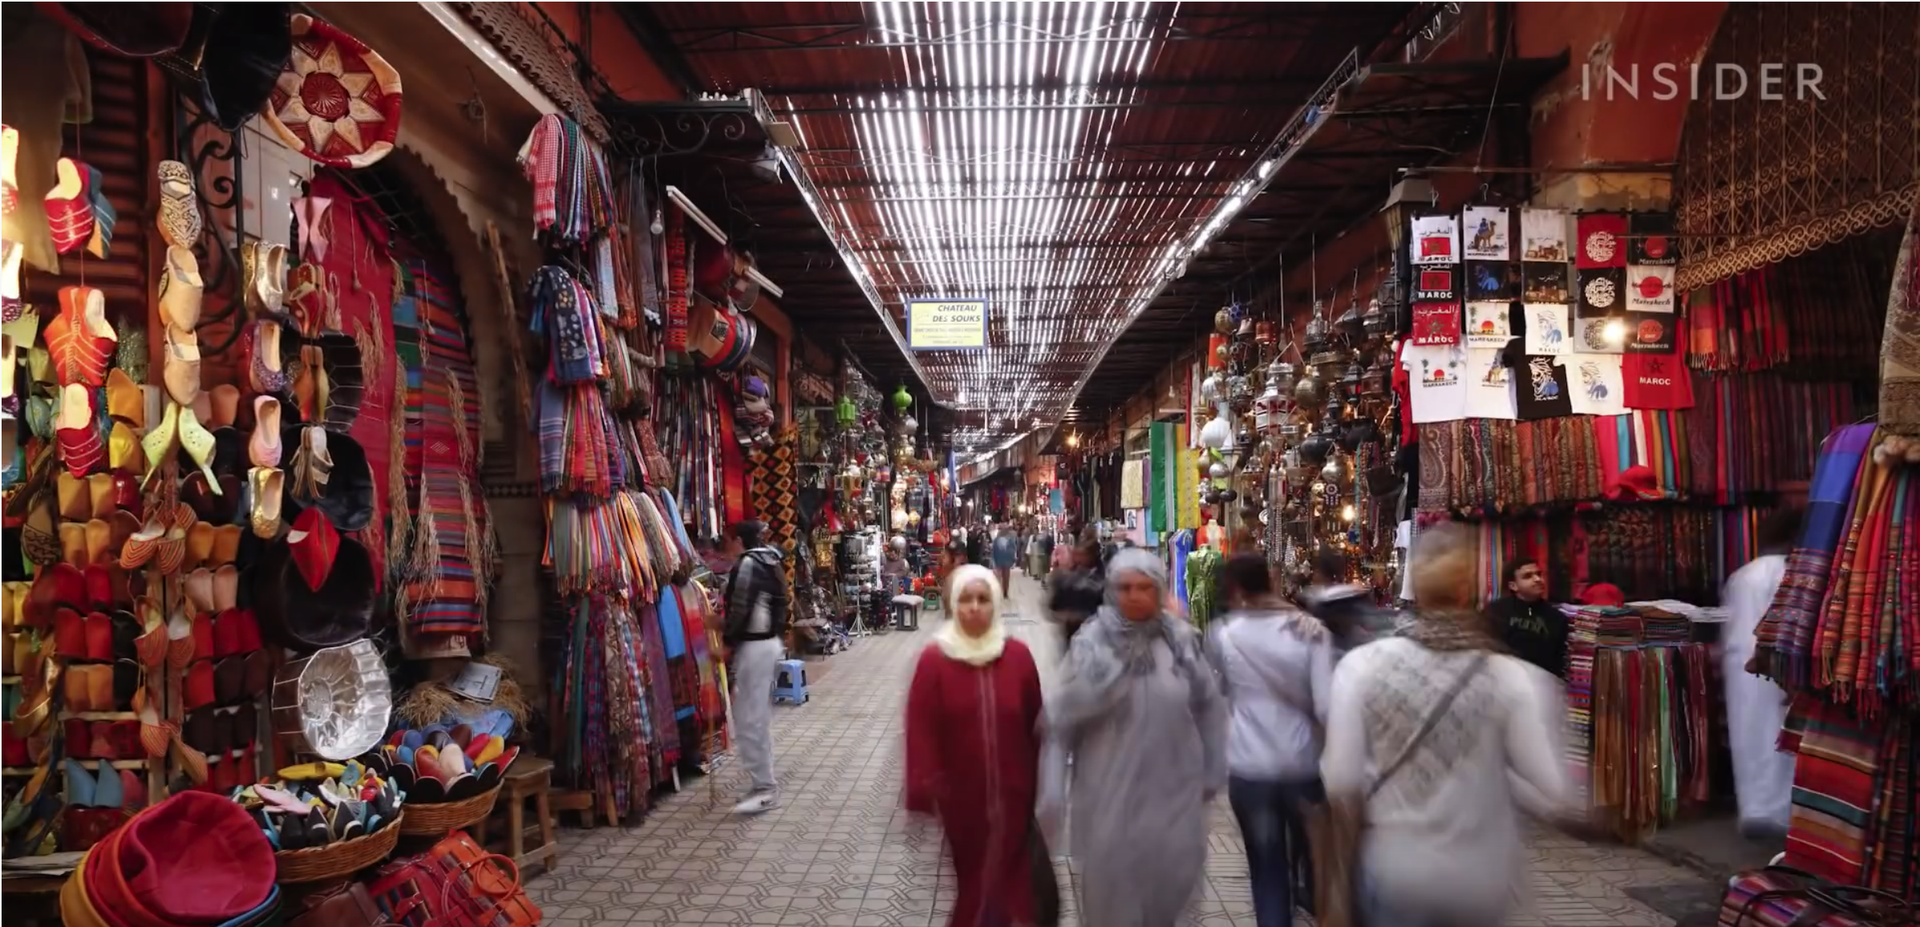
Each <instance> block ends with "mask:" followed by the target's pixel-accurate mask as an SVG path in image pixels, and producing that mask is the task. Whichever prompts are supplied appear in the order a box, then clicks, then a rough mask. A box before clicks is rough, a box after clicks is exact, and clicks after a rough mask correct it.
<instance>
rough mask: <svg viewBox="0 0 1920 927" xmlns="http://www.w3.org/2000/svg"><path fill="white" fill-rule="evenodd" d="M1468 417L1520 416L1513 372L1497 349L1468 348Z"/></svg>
mask: <svg viewBox="0 0 1920 927" xmlns="http://www.w3.org/2000/svg"><path fill="white" fill-rule="evenodd" d="M1465 379H1466V381H1467V417H1468V418H1499V419H1506V420H1508V421H1512V420H1513V419H1515V418H1518V417H1519V415H1520V413H1519V409H1518V408H1517V407H1516V406H1515V405H1514V398H1513V371H1512V370H1510V369H1508V367H1507V365H1506V364H1505V363H1503V362H1502V361H1501V359H1500V351H1499V349H1497V348H1468V349H1467V375H1466V377H1465Z"/></svg>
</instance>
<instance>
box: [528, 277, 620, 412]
mask: <svg viewBox="0 0 1920 927" xmlns="http://www.w3.org/2000/svg"><path fill="white" fill-rule="evenodd" d="M527 303H528V306H529V307H530V309H531V310H532V311H531V313H530V314H529V317H528V327H530V328H531V329H532V330H533V333H534V334H536V335H540V336H542V337H544V338H546V340H547V346H548V353H549V357H548V363H547V380H548V381H549V382H551V383H555V384H558V385H561V386H571V385H574V384H578V383H592V382H596V381H599V380H601V379H603V378H605V377H606V376H607V358H606V356H605V354H604V353H603V351H602V347H601V346H602V344H603V343H604V339H603V336H602V333H601V331H600V310H599V308H598V303H597V302H596V301H595V300H594V298H593V293H592V292H591V291H589V290H588V289H587V288H586V287H585V286H582V285H581V284H580V283H579V281H577V280H575V279H574V278H573V275H571V274H569V273H567V272H566V270H565V269H563V268H560V267H556V266H554V265H552V264H549V265H547V266H545V267H542V268H540V269H539V270H536V271H534V272H533V282H532V284H531V285H529V286H528V288H527Z"/></svg>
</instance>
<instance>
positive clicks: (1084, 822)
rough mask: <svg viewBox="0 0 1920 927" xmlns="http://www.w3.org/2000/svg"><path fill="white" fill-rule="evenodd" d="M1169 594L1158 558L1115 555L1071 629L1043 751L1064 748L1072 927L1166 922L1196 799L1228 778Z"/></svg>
mask: <svg viewBox="0 0 1920 927" xmlns="http://www.w3.org/2000/svg"><path fill="white" fill-rule="evenodd" d="M1166 599H1167V571H1166V568H1165V567H1164V566H1162V565H1161V564H1160V560H1159V558H1158V557H1156V556H1154V555H1153V554H1152V553H1151V552H1149V551H1146V550H1142V549H1138V548H1130V549H1127V550H1122V551H1120V552H1118V553H1116V554H1114V556H1113V560H1112V561H1111V562H1110V563H1109V564H1108V565H1107V587H1106V605H1104V606H1102V607H1101V609H1100V611H1099V612H1097V613H1095V614H1094V616H1093V617H1092V618H1091V619H1089V620H1088V621H1087V622H1086V624H1085V625H1083V626H1082V627H1081V629H1080V631H1079V633H1077V634H1075V635H1074V637H1073V643H1072V645H1071V648H1070V649H1069V650H1068V652H1067V658H1066V661H1065V663H1064V664H1063V666H1062V678H1061V680H1060V685H1059V687H1058V689H1057V690H1056V692H1055V695H1054V697H1053V699H1052V701H1051V703H1050V704H1049V705H1048V711H1047V723H1048V727H1049V730H1050V733H1051V735H1052V737H1054V738H1055V744H1054V745H1052V752H1053V754H1054V755H1055V756H1057V755H1059V754H1060V753H1062V752H1066V753H1071V755H1072V757H1073V765H1072V773H1071V779H1072V781H1071V783H1070V784H1069V786H1068V790H1069V792H1070V801H1071V808H1070V809H1069V815H1070V819H1069V827H1070V833H1071V836H1072V840H1073V856H1074V859H1075V860H1076V861H1078V863H1079V865H1080V871H1081V876H1082V877H1081V879H1080V920H1081V922H1082V923H1086V924H1098V925H1100V927H1170V925H1172V924H1174V923H1176V922H1177V921H1178V920H1179V918H1180V916H1181V913H1182V911H1183V910H1185V908H1186V907H1187V904H1188V902H1190V901H1191V900H1192V899H1193V897H1194V894H1195V892H1196V890H1197V889H1198V888H1199V885H1200V879H1201V876H1202V874H1203V872H1204V870H1205V866H1206V859H1207V819H1208V810H1207V809H1208V805H1210V804H1211V803H1212V801H1213V798H1214V796H1215V795H1216V794H1218V793H1219V790H1220V789H1221V788H1222V787H1223V786H1224V785H1225V784H1226V778H1227V777H1226V748H1225V742H1226V702H1225V700H1224V699H1223V698H1222V696H1221V692H1220V686H1219V682H1218V680H1217V679H1216V678H1215V676H1214V672H1213V668H1212V665H1211V664H1210V663H1209V662H1208V661H1207V659H1206V656H1205V654H1204V652H1203V649H1202V644H1201V638H1200V635H1199V633H1198V632H1196V631H1195V630H1194V629H1193V626H1192V625H1190V624H1188V623H1186V621H1184V620H1182V619H1180V618H1177V617H1174V616H1172V615H1169V614H1167V612H1166V609H1165V605H1164V603H1165V602H1166ZM1051 791H1052V790H1051V788H1050V798H1051V797H1053V796H1052V795H1051Z"/></svg>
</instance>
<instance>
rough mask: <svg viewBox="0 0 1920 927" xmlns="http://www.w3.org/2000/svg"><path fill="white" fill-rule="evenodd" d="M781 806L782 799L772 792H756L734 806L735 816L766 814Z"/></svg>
mask: <svg viewBox="0 0 1920 927" xmlns="http://www.w3.org/2000/svg"><path fill="white" fill-rule="evenodd" d="M779 805H780V799H779V798H778V797H776V796H775V795H774V793H772V792H755V793H753V794H752V795H749V796H747V797H746V799H745V800H743V801H741V802H740V803H739V804H737V805H734V806H733V813H734V814H764V813H766V812H768V811H772V810H773V809H774V808H776V807H778V806H779Z"/></svg>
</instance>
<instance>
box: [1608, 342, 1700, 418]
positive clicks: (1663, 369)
mask: <svg viewBox="0 0 1920 927" xmlns="http://www.w3.org/2000/svg"><path fill="white" fill-rule="evenodd" d="M1675 348H1676V349H1675V350H1674V351H1673V353H1670V354H1628V355H1626V359H1625V361H1624V363H1623V364H1622V365H1621V385H1622V387H1623V392H1622V394H1621V395H1622V398H1623V399H1624V401H1625V402H1626V406H1627V408H1629V409H1691V408H1693V378H1692V376H1690V375H1689V374H1688V372H1687V365H1686V364H1685V363H1683V362H1682V361H1681V353H1680V351H1679V350H1678V346H1677V345H1676V346H1675Z"/></svg>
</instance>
